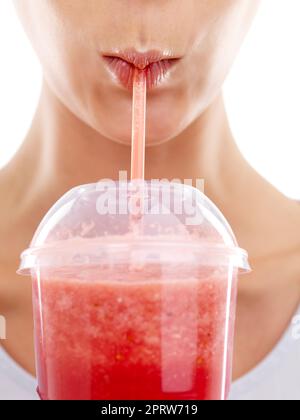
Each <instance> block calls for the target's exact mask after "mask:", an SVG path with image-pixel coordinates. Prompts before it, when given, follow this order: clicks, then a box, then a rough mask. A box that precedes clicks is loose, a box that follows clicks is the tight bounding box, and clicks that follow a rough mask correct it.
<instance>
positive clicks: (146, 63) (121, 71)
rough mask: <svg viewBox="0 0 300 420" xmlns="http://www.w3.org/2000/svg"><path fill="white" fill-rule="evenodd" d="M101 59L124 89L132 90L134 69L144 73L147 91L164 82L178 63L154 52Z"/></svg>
mask: <svg viewBox="0 0 300 420" xmlns="http://www.w3.org/2000/svg"><path fill="white" fill-rule="evenodd" d="M103 58H104V60H105V61H106V63H107V65H108V68H109V70H110V72H111V73H112V74H113V76H114V77H115V79H116V80H118V82H119V83H121V84H122V85H123V86H124V87H125V88H126V89H132V86H133V77H134V71H135V69H136V68H138V69H140V70H144V71H145V73H146V78H147V86H148V89H153V88H155V87H156V86H158V85H160V84H162V83H163V82H164V80H166V78H167V76H168V74H169V72H170V70H171V68H172V67H173V66H174V65H175V64H176V63H177V62H178V61H179V58H173V57H169V56H168V57H166V56H164V55H163V54H161V53H159V52H156V51H150V52H147V53H137V52H135V51H126V52H124V53H120V54H116V55H107V54H105V55H103Z"/></svg>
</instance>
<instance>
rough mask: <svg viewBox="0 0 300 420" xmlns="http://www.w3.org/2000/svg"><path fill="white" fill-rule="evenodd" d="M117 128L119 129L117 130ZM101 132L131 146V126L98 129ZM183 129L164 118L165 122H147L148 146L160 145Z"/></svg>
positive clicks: (112, 139)
mask: <svg viewBox="0 0 300 420" xmlns="http://www.w3.org/2000/svg"><path fill="white" fill-rule="evenodd" d="M116 129H117V130H116ZM97 131H98V132H99V134H102V135H105V137H106V138H107V139H109V140H111V141H114V142H115V143H118V144H121V145H124V146H128V147H130V146H131V127H130V128H128V127H119V128H118V127H114V128H113V127H111V130H109V129H107V130H104V131H103V130H101V129H99V130H97ZM182 131H183V130H182V129H181V127H178V126H175V125H174V124H172V123H171V121H170V122H169V123H168V122H167V121H166V120H164V122H163V124H162V123H161V122H159V121H155V122H151V121H148V122H147V131H146V146H147V147H152V146H160V145H162V144H164V143H167V142H168V141H171V140H172V139H174V138H176V137H177V136H178V135H179V134H180V133H181V132H182Z"/></svg>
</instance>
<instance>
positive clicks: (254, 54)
mask: <svg viewBox="0 0 300 420" xmlns="http://www.w3.org/2000/svg"><path fill="white" fill-rule="evenodd" d="M37 1H39V0H37ZM299 21H300V1H299V0H262V6H261V9H260V12H259V15H258V17H257V18H256V21H255V23H254V26H253V29H252V30H251V32H250V34H249V36H248V38H247V41H246V43H245V45H244V47H243V49H242V51H241V54H240V56H239V58H238V60H237V62H236V64H235V66H234V68H233V71H232V72H231V75H230V77H229V79H228V81H227V83H226V86H225V98H226V102H227V107H228V111H229V115H230V119H231V125H232V128H233V131H234V134H235V137H236V139H237V142H238V144H239V147H240V148H241V150H242V152H243V153H244V155H245V156H246V158H247V159H248V160H249V161H250V163H251V164H252V165H253V166H254V167H255V168H256V169H257V170H258V171H259V172H260V173H261V174H262V175H263V176H265V177H266V178H267V179H268V180H269V181H270V182H272V183H273V184H274V185H275V186H276V187H277V188H279V189H280V190H281V191H282V192H284V193H285V194H287V195H288V196H290V197H293V198H298V199H300V162H299V161H300V106H299V105H300V80H299V77H300V45H299V44H300V24H299ZM0 52H1V55H0V166H1V165H3V164H5V163H6V162H7V161H8V159H9V158H10V157H11V156H12V154H13V153H14V152H15V151H16V149H17V148H18V147H19V145H20V143H21V141H22V139H23V138H24V135H25V133H26V130H27V129H28V127H29V125H30V122H31V118H32V114H33V112H34V109H35V106H36V102H37V99H38V96H39V90H40V84H41V71H40V67H39V64H38V61H37V59H36V57H35V55H34V53H33V51H32V49H31V47H30V45H29V42H28V41H27V39H26V37H25V36H24V34H23V31H22V29H21V27H20V25H19V23H18V21H17V18H16V16H15V14H14V11H13V7H12V4H11V0H0Z"/></svg>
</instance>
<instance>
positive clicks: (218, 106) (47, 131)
mask: <svg viewBox="0 0 300 420" xmlns="http://www.w3.org/2000/svg"><path fill="white" fill-rule="evenodd" d="M146 159H147V164H146V178H147V179H153V178H155V179H161V178H166V179H169V180H173V179H180V180H181V181H183V180H185V179H191V180H193V182H194V183H195V181H196V180H197V179H203V180H204V181H205V192H206V194H207V195H208V196H209V197H210V198H211V199H212V200H213V201H214V202H215V204H216V205H217V206H218V207H219V208H220V209H221V210H222V211H223V213H224V214H225V216H226V217H227V219H228V220H229V222H230V223H231V225H232V226H233V229H234V231H235V233H236V234H237V236H238V240H239V243H240V245H241V246H242V247H245V248H247V249H248V250H249V251H250V253H251V254H252V256H253V257H256V256H261V255H264V252H265V249H266V243H265V240H261V241H257V237H256V235H255V234H253V232H257V231H259V232H264V234H266V235H268V234H271V232H272V235H273V236H274V223H273V222H271V219H272V220H273V219H274V218H271V219H270V221H268V220H266V219H265V218H263V217H262V215H266V214H271V215H274V216H275V219H274V220H276V218H277V220H276V222H277V223H281V224H282V228H284V221H283V222H278V220H281V219H282V214H281V212H282V209H284V210H285V211H286V210H288V211H289V212H290V217H296V214H297V217H299V213H298V209H297V213H296V212H295V210H294V208H293V207H292V208H288V203H289V205H290V201H289V200H287V199H285V198H284V197H283V196H282V195H281V194H279V193H278V192H277V191H276V190H275V189H273V188H272V187H271V186H270V185H269V184H268V183H267V182H265V181H264V180H263V179H262V178H261V177H260V176H259V175H258V174H257V173H256V172H255V171H254V170H253V169H252V168H251V167H250V166H249V165H248V164H247V162H246V161H245V160H244V158H243V157H242V156H241V154H240V152H239V150H238V148H237V146H236V144H235V142H234V140H233V137H232V135H231V131H230V128H229V125H228V121H227V117H226V112H225V109H224V105H223V100H222V98H221V97H219V98H217V99H216V100H215V101H214V103H213V104H212V105H211V106H210V108H209V109H208V110H207V111H206V112H205V113H204V114H203V115H201V116H200V117H199V118H198V119H197V120H196V121H195V122H194V123H193V124H192V125H190V126H189V127H188V128H187V129H186V130H185V131H184V132H183V133H182V134H180V135H179V136H178V137H177V138H175V139H173V140H172V141H170V142H168V143H165V144H163V145H160V146H155V147H151V148H148V149H147V155H146ZM120 170H122V171H124V170H125V171H127V173H130V147H128V146H124V145H120V144H117V143H115V142H112V141H111V140H109V139H107V138H105V137H103V136H101V135H100V134H99V133H97V132H96V131H94V130H93V129H91V128H90V127H89V126H87V125H86V124H85V123H84V122H82V121H81V120H79V119H78V118H77V117H76V116H75V115H73V114H72V113H71V112H70V111H69V110H68V109H67V108H66V107H65V106H64V105H63V104H62V103H61V102H60V101H59V100H58V99H57V98H56V96H54V95H53V93H52V92H51V90H50V89H49V88H48V87H47V85H46V84H45V85H44V88H43V92H42V96H41V100H40V103H39V107H38V110H37V113H36V116H35V119H34V121H33V124H32V127H31V130H30V132H29V134H28V136H27V139H26V141H25V143H24V145H23V147H22V148H21V150H20V151H19V153H18V154H17V155H16V157H15V159H13V161H12V162H11V163H10V165H8V167H7V168H6V170H5V171H4V174H5V173H6V174H7V176H9V177H10V178H12V177H13V178H14V184H15V185H17V187H16V189H15V194H17V195H18V196H17V197H16V196H14V200H18V202H21V201H22V205H21V206H20V208H22V214H23V215H24V214H30V215H31V218H32V224H33V226H36V224H37V223H38V222H39V220H40V218H41V216H42V215H43V213H45V212H46V211H47V209H48V208H49V207H50V206H51V205H52V204H53V203H54V202H55V201H56V200H57V199H58V198H59V197H60V196H61V195H62V194H63V193H65V192H66V191H67V190H69V189H70V188H72V187H74V186H76V185H80V184H86V183H91V182H97V181H99V180H100V179H103V178H110V179H118V176H119V171H120ZM8 185H9V184H8ZM24 191H25V192H26V194H24ZM24 197H25V198H24ZM277 205H278V206H277ZM24 208H25V209H26V210H27V212H25V213H24ZM250 211H251V215H252V217H251V218H249V214H250ZM286 218H287V215H286V213H285V220H286ZM275 231H276V229H275ZM281 240H282V238H281ZM258 242H259V244H258ZM297 243H298V242H297ZM276 249H277V248H276ZM274 251H275V249H274Z"/></svg>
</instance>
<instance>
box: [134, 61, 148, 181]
mask: <svg viewBox="0 0 300 420" xmlns="http://www.w3.org/2000/svg"><path fill="white" fill-rule="evenodd" d="M146 100H147V78H146V73H145V71H143V70H139V69H135V72H134V80H133V105H132V153H131V180H132V181H144V179H145V149H146Z"/></svg>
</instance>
